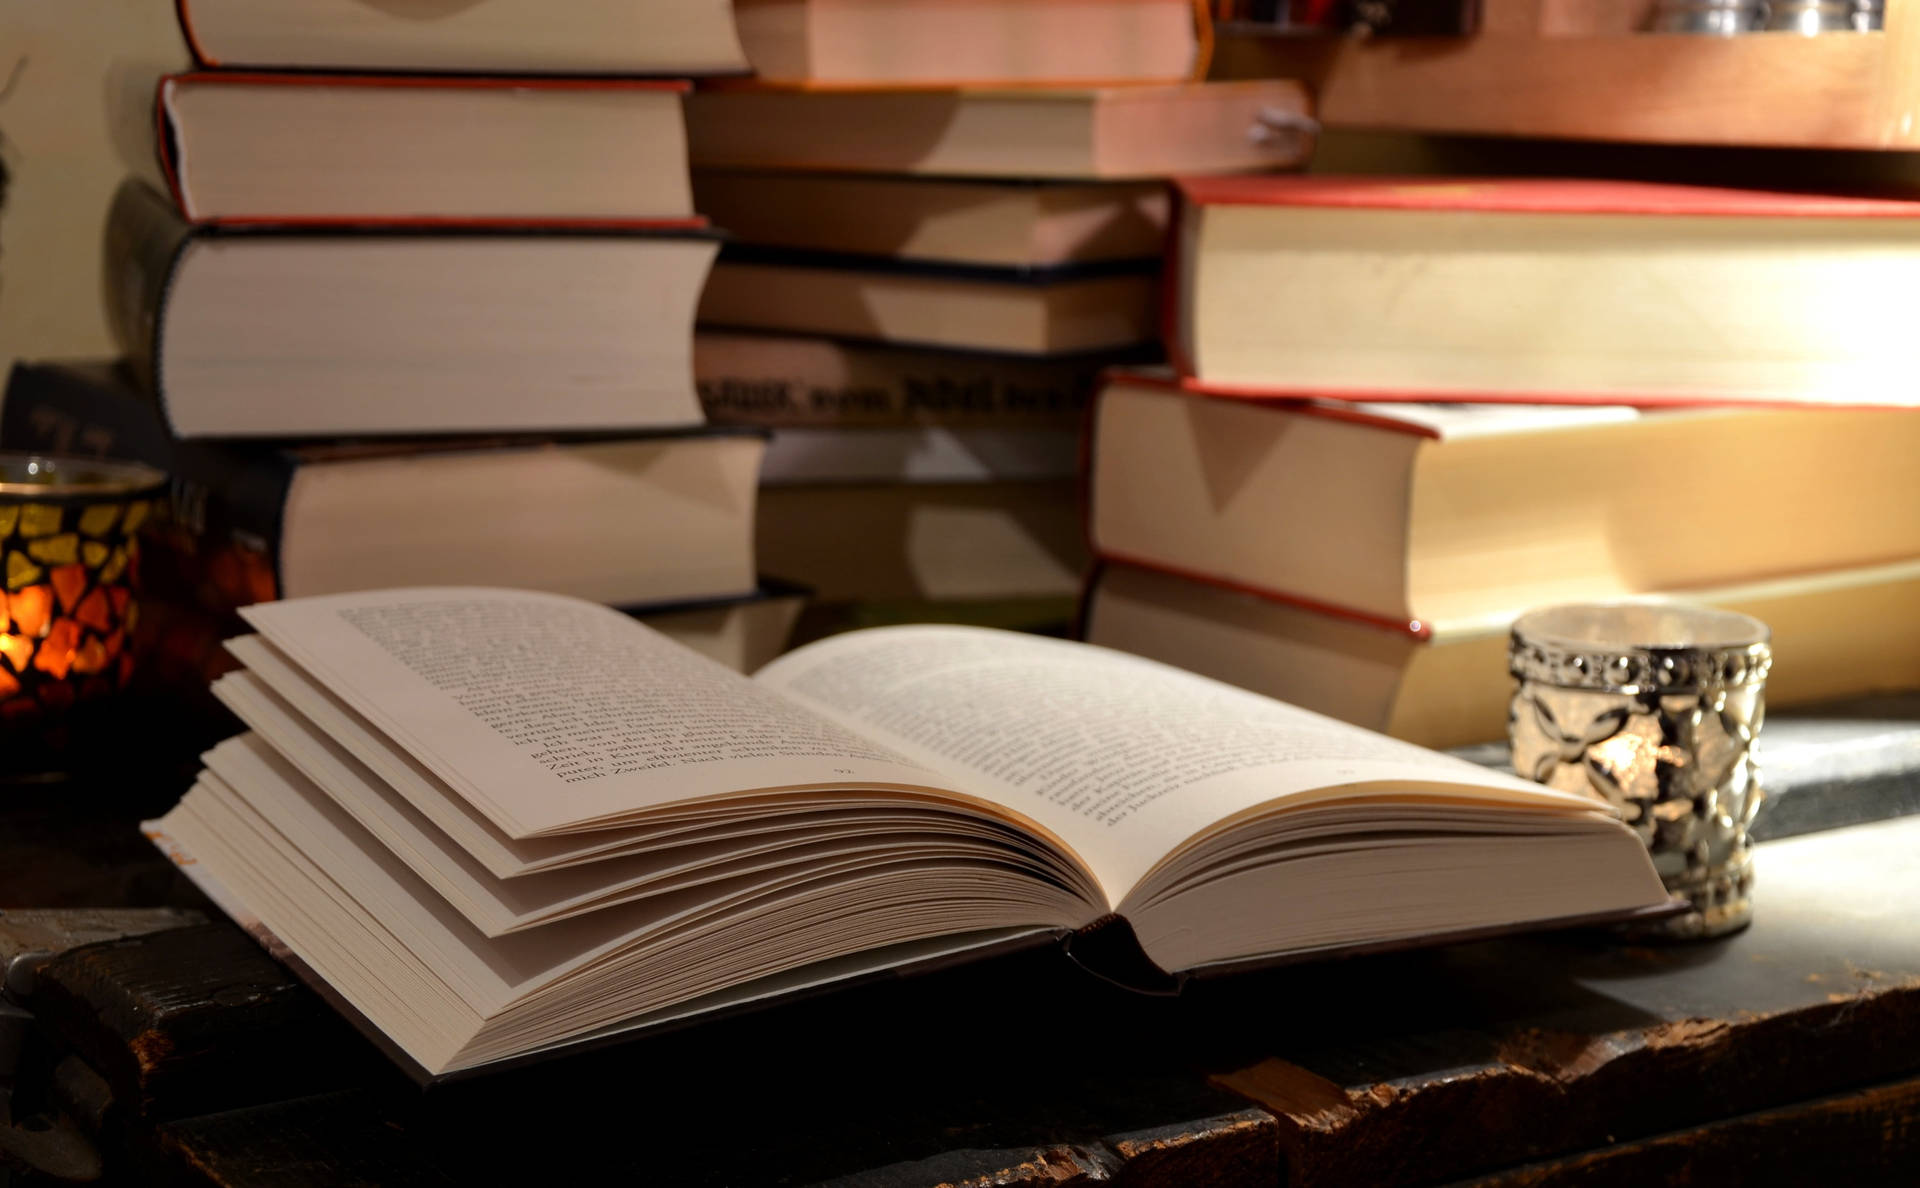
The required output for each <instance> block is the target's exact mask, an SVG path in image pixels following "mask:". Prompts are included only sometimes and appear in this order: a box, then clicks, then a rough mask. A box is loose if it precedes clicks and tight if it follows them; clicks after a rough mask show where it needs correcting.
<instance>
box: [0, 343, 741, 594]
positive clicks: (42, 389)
mask: <svg viewBox="0 0 1920 1188" xmlns="http://www.w3.org/2000/svg"><path fill="white" fill-rule="evenodd" d="M8 379H9V382H8V384H7V391H6V403H5V408H4V410H0V446H4V447H5V448H7V449H13V450H33V451H50V452H54V453H71V454H80V455H83V456H87V457H114V458H134V459H138V460H140V461H143V462H147V463H150V464H151V465H154V466H157V467H159V468H161V469H163V470H166V471H168V472H169V473H170V474H171V475H172V476H173V483H174V493H175V513H176V514H175V515H174V516H172V517H171V518H170V519H169V520H168V521H167V522H166V524H165V525H164V526H162V527H161V528H158V529H156V536H155V537H154V542H153V543H155V544H156V545H161V544H164V545H165V546H166V547H164V548H161V547H156V548H154V549H151V550H150V551H149V552H148V553H147V554H146V556H145V561H146V572H145V574H144V576H145V577H146V578H147V579H148V582H149V585H152V584H153V583H154V582H156V581H158V580H159V579H160V578H161V577H162V576H164V575H166V574H168V573H170V572H172V569H173V565H172V564H171V563H168V564H164V565H163V560H164V559H166V558H172V559H173V560H174V561H177V562H178V564H179V566H180V567H181V568H180V571H179V572H178V573H177V574H176V575H174V576H177V577H178V579H179V583H180V585H181V586H182V587H184V589H182V590H180V591H175V592H174V593H176V594H179V595H182V596H185V595H191V596H192V597H195V598H201V599H203V598H205V597H207V596H209V595H211V594H212V593H214V592H216V591H217V592H218V593H219V595H221V598H220V600H219V602H220V605H218V606H217V607H216V608H215V609H217V610H220V611H225V610H230V609H231V608H232V606H234V605H241V604H244V603H246V602H251V601H256V600H260V599H267V598H278V597H282V596H286V597H298V596H300V595H304V594H330V593H336V592H340V591H344V590H363V589H371V588H374V587H379V586H391V585H396V584H402V583H416V584H424V583H463V582H474V581H485V580H491V579H492V578H493V576H494V575H499V574H512V575H513V577H514V580H515V581H518V582H520V583H521V584H522V585H526V586H530V587H534V588H539V589H547V590H554V591H557V592H559V593H563V594H573V595H576V596H578V597H582V598H592V599H596V600H598V601H602V602H608V603H613V604H615V605H622V606H624V605H635V604H641V603H659V602H669V601H671V602H683V601H686V600H689V599H704V598H719V597H731V596H735V595H741V594H745V593H747V592H749V591H751V590H752V589H753V588H754V567H753V558H754V552H753V531H754V515H753V512H754V485H755V481H756V478H757V476H758V474H759V467H760V460H761V458H762V456H763V455H764V454H765V452H766V434H765V433H764V432H759V431H755V430H753V429H749V428H726V429H697V430H675V431H661V432H655V433H647V434H627V435H619V436H614V435H594V436H572V437H563V438H554V437H529V436H507V437H483V436H464V437H440V438H406V439H395V440H387V441H360V442H341V443H327V442H322V443H305V444H301V443H295V444H282V443H279V442H250V441H180V440H177V439H175V438H173V437H171V436H170V435H169V434H168V431H167V427H166V424H165V422H164V420H163V419H162V418H161V416H160V414H159V411H158V410H157V409H156V408H155V406H154V402H153V401H152V400H151V399H150V398H148V397H147V396H145V395H144V394H142V393H141V392H140V391H139V390H138V389H137V388H136V387H135V386H134V385H133V384H132V382H131V379H130V377H129V376H128V375H127V372H126V369H124V368H121V367H116V366H113V365H111V364H109V363H104V362H92V363H88V362H79V363H41V364H25V363H22V364H17V365H15V367H14V369H13V372H12V373H11V375H10V376H9V377H8ZM242 575H244V576H242Z"/></svg>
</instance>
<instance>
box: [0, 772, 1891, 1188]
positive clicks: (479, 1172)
mask: <svg viewBox="0 0 1920 1188" xmlns="http://www.w3.org/2000/svg"><path fill="white" fill-rule="evenodd" d="M1904 786H1905V785H1903V787H1904ZM30 791H32V794H31V795H28V796H24V797H20V798H17V799H16V800H14V801H13V802H11V803H10V804H4V805H0V858H3V859H8V860H10V861H11V862H13V863H17V864H23V865H10V866H0V906H5V905H6V903H7V902H8V901H9V900H11V901H12V902H14V903H19V902H21V900H20V899H19V898H18V897H19V896H20V895H22V894H39V895H41V896H43V899H42V901H41V902H42V903H45V902H46V901H48V900H58V901H60V902H62V903H65V904H67V905H86V904H89V903H91V904H94V905H96V906H103V905H104V904H106V903H107V902H115V903H127V902H130V901H135V902H143V903H160V904H167V903H173V904H180V905H189V904H193V903H196V902H198V900H197V897H195V896H193V895H192V893H191V891H190V890H189V889H187V888H186V887H185V885H184V884H183V883H181V882H180V881H179V880H178V878H177V876H176V875H175V874H174V873H173V872H172V871H171V870H170V869H169V868H168V867H167V866H166V865H165V864H164V863H162V862H159V861H158V860H157V857H156V858H155V859H149V858H147V857H146V855H145V853H144V851H143V847H144V842H141V841H139V840H138V839H137V837H136V838H132V839H131V840H129V839H128V836H127V835H128V834H129V833H130V831H131V822H132V820H133V819H135V814H138V813H144V812H151V811H154V809H155V808H158V807H164V805H165V803H166V802H167V801H169V800H170V799H171V797H172V795H173V794H175V792H177V789H174V790H170V791H166V792H158V791H156V790H155V789H153V788H152V787H151V786H147V787H145V788H144V790H142V791H139V792H137V793H126V792H124V791H123V792H120V793H112V792H99V793H93V794H84V793H81V792H80V791H79V789H77V788H68V789H67V790H66V792H65V793H64V795H66V796H67V799H66V800H65V801H64V802H59V801H57V799H55V798H52V797H50V796H49V795H48V794H47V792H46V790H45V789H39V790H30ZM155 800H159V801H160V804H158V805H155V804H153V801H155ZM16 821H24V822H26V824H27V826H28V828H26V829H25V830H22V831H18V832H16V831H15V830H13V829H12V828H11V826H12V824H13V823H14V822H16ZM23 838H24V839H28V840H22V839H23ZM36 846H40V847H46V848H44V849H39V850H36ZM1759 862H1760V866H1759V882H1758V896H1757V907H1758V910H1757V919H1756V923H1755V925H1754V927H1753V928H1752V929H1751V930H1749V931H1748V932H1746V933H1743V934H1741V935H1739V936H1736V937H1733V938H1729V939H1726V940H1722V941H1716V942H1710V943H1706V944H1697V945H1681V946H1651V945H1636V944H1630V943H1622V942H1621V941H1619V940H1618V939H1617V938H1614V937H1612V936H1610V935H1606V934H1574V935H1562V936H1555V937H1542V938H1533V939H1525V940H1508V941H1501V942H1489V943H1484V944H1477V945H1468V946H1460V947H1456V948H1452V949H1448V950H1443V951H1434V952H1424V953H1400V954H1392V955H1386V956H1378V957H1369V958H1362V959H1355V960H1350V961H1345V962H1336V963H1326V964H1321V965H1317V966H1304V967H1295V968H1290V969H1282V970H1275V971H1271V972H1268V973H1263V974H1258V975H1253V976H1247V977H1240V978H1234V979H1228V980H1224V981H1221V982H1219V983H1214V984H1201V985H1197V986H1194V987H1190V989H1189V992H1188V993H1187V994H1186V995H1184V996H1182V997H1180V998H1178V999H1156V998H1147V997H1143V996H1139V995H1133V994H1129V993H1126V992H1124V991H1120V990H1118V989H1115V988H1113V987H1110V986H1108V985H1106V984H1105V983H1102V982H1099V981H1096V980H1094V979H1092V978H1091V977H1089V976H1087V975H1085V974H1083V973H1082V972H1081V971H1079V970H1078V969H1077V968H1076V967H1074V966H1072V965H1071V964H1069V963H1067V962H1065V961H1064V960H1062V959H1060V958H1058V957H1057V956H1056V955H1054V954H1051V953H1044V952H1043V953H1029V954H1016V955H1010V956H1007V957H1004V958H1001V959H998V960H996V961H995V962H992V963H989V964H985V965H982V966H979V967H976V968H970V969H962V970H955V971H949V972H947V973H943V974H940V975H936V976H932V977H928V978H923V979H918V980H914V981H907V982H900V983H894V984H883V985H878V986H873V987H864V988H860V989H857V990H853V991H849V992H847V993H845V994H841V995H835V996H829V997H826V998H823V999H820V1000H816V1001H813V1002H808V1003H799V1004H792V1005H790V1006H788V1007H785V1008H781V1009H778V1010H773V1011H768V1012H765V1013H763V1014H760V1015H757V1016H751V1017H748V1018H743V1019H739V1020H735V1021H732V1022H729V1023H727V1024H725V1025H720V1026H713V1027H706V1028H696V1029H692V1030H689V1031H686V1032H682V1033H677V1034H674V1035H668V1036H662V1037H656V1038H653V1039H650V1040H644V1041H639V1042H635V1043H632V1044H628V1045H624V1046H622V1047H619V1048H616V1049H612V1050H608V1051H604V1052H598V1053H592V1054H587V1055H583V1056H580V1057H576V1058H572V1059H567V1060H559V1061H555V1062H552V1063H550V1064H548V1065H545V1066H541V1067H537V1068H531V1069H526V1070H521V1071H518V1072H514V1073H510V1074H505V1075H502V1076H499V1077H493V1078H480V1079H478V1080H475V1081H473V1082H469V1083H460V1084H453V1085H447V1086H443V1087H440V1088H437V1089H434V1090H431V1091H428V1092H426V1093H424V1094H423V1093H421V1092H420V1091H419V1090H418V1089H416V1088H415V1087H414V1086H413V1085H412V1084H411V1083H409V1082H407V1081H406V1080H405V1078H403V1077H402V1076H400V1075H399V1074H398V1072H397V1071H396V1070H394V1069H393V1068H392V1067H391V1066H390V1065H389V1064H387V1063H386V1062H385V1061H384V1060H382V1059H381V1058H380V1057H379V1055H378V1054H377V1053H376V1052H374V1051H373V1049H372V1048H371V1047H370V1046H369V1045H367V1044H366V1043H365V1042H364V1041H363V1040H361V1039H360V1038H359V1037H357V1036H355V1035H353V1034H351V1033H350V1032H347V1031H346V1030H345V1029H344V1028H343V1027H342V1025H341V1024H340V1023H339V1021H338V1020H337V1019H336V1018H335V1017H334V1016H333V1015H332V1014H331V1013H330V1012H328V1011H327V1010H326V1008H325V1007H324V1006H323V1005H322V1004H321V1003H320V1002H319V1001H318V999H317V998H315V997H314V996H313V995H312V994H311V993H310V992H308V991H307V990H306V989H305V988H304V987H301V986H299V985H298V984H297V983H295V982H294V981H293V980H292V979H291V978H290V977H289V976H288V975H287V974H286V972H285V971H284V970H283V969H282V968H281V967H280V966H278V965H277V964H275V963H273V962H271V961H270V960H268V959H267V958H266V957H265V956H264V955H263V954H262V953H261V952H260V951H259V950H258V949H256V948H254V947H253V946H252V945H251V943H250V942H248V941H246V940H245V938H244V937H243V936H242V934H240V933H239V932H238V931H237V930H235V929H233V928H232V927H231V926H229V925H226V924H225V923H218V924H207V925H199V926H195V927H188V928H184V929H172V930H168V931H161V932H155V933H149V934H146V935H141V936H134V937H130V938H128V939H122V940H110V941H105V942H97V943H94V944H92V945H87V946H82V947H79V948H76V949H73V950H71V951H69V952H66V953H64V954H59V955H56V956H54V957H51V958H48V959H43V960H41V961H40V962H39V963H38V965H37V967H36V971H35V977H34V978H33V980H32V983H31V986H30V993H27V994H25V995H23V996H20V997H21V1005H23V1006H24V1007H25V1009H26V1010H27V1011H31V1012H32V1013H33V1022H34V1025H35V1026H36V1027H37V1029H38V1032H37V1034H38V1035H39V1036H40V1039H39V1040H38V1041H37V1042H38V1044H39V1048H38V1050H37V1051H36V1052H35V1053H33V1054H31V1056H32V1058H31V1059H27V1060H23V1061H22V1062H20V1063H19V1064H18V1066H17V1067H15V1068H12V1069H0V1089H6V1090H9V1092H10V1097H11V1101H12V1103H13V1105H14V1106H15V1107H17V1108H15V1109H13V1111H12V1114H11V1116H10V1117H8V1118H5V1119H0V1121H4V1122H8V1123H15V1124H17V1125H10V1126H9V1127H8V1128H7V1130H6V1133H7V1134H8V1135H11V1136H14V1137H17V1138H19V1139H20V1140H21V1143H23V1144H25V1145H24V1146H22V1145H21V1144H15V1143H10V1142H0V1167H4V1166H12V1167H13V1168H15V1169H16V1170H19V1169H23V1168H27V1167H34V1166H38V1167H42V1168H43V1169H48V1168H64V1169H65V1171H64V1172H63V1173H62V1174H64V1175H67V1176H68V1178H69V1179H70V1180H71V1179H76V1178H77V1179H85V1178H86V1177H87V1176H89V1175H94V1174H96V1173H97V1174H99V1175H103V1176H104V1177H105V1180H106V1182H120V1183H134V1184H145V1183H165V1182H172V1183H182V1184H221V1185H235V1186H238V1185H266V1184H276V1185H277V1184H292V1185H302V1184H341V1183H346V1184H356V1183H365V1184H442V1183H495V1182H513V1181H515V1180H524V1181H528V1182H537V1183H567V1182H582V1183H601V1182H615V1183H618V1182H629V1181H631V1182H660V1183H684V1184H690V1185H703V1184H712V1185H719V1184H757V1183H769V1184H805V1183H822V1182H824V1183H841V1184H858V1185H873V1186H888V1188H896V1186H898V1188H904V1186H909V1185H933V1184H979V1185H996V1184H1004V1185H1043V1184H1044V1185H1058V1184H1107V1183H1121V1184H1146V1185H1159V1184H1167V1185H1179V1184H1195V1185H1228V1184H1269V1185H1271V1184H1279V1183H1288V1184H1296V1185H1308V1186H1312V1185H1322V1184H1351V1183H1363V1184H1381V1185H1391V1184H1414V1183H1444V1182H1456V1181H1457V1182H1483V1183H1488V1184H1512V1185H1534V1184H1540V1185H1546V1184H1556V1185H1557V1184H1564V1183H1582V1184H1584V1183H1621V1184H1626V1183H1633V1184H1647V1183H1680V1184H1710V1183H1725V1182H1743V1183H1756V1182H1788V1183H1799V1182H1808V1180H1809V1178H1810V1177H1809V1173H1810V1172H1811V1171H1813V1170H1816V1169H1821V1168H1826V1169H1831V1173H1832V1174H1831V1175H1830V1176H1826V1177H1819V1176H1814V1177H1811V1178H1813V1179H1814V1180H1815V1181H1816V1182H1817V1181H1819V1180H1821V1179H1824V1182H1829V1183H1847V1184H1854V1183H1875V1182H1884V1183H1909V1182H1920V1142H1917V1141H1916V1134H1917V1133H1920V1131H1917V1130H1916V1119H1917V1118H1920V1089H1916V1086H1915V1082H1916V1079H1917V1078H1920V920H1916V919H1915V917H1914V915H1913V911H1912V906H1913V905H1914V904H1920V817H1916V818H1908V819H1903V820H1893V821H1888V822H1884V823H1881V824H1875V825H1869V826H1862V827H1859V828H1852V829H1841V830H1828V831H1824V832H1814V833H1806V834H1804V835H1802V836H1798V837H1792V838H1788V839H1785V840H1777V841H1773V842H1769V843H1767V844H1765V845H1763V846H1762V847H1761V848H1760V851H1759ZM36 880H38V881H37V882H36ZM36 887H37V888H38V891H37V892H36V891H35V888H36ZM75 935H76V938H80V937H81V934H80V933H78V932H76V934H75ZM10 1076H11V1078H12V1080H11V1084H9V1083H8V1078H9V1077H10ZM6 1100H7V1098H6V1097H0V1102H5V1101H6ZM36 1119H37V1120H38V1124H40V1125H42V1127H43V1129H41V1130H35V1131H31V1132H29V1131H28V1130H27V1129H26V1128H25V1126H24V1123H26V1122H29V1121H34V1120H36ZM30 1135H31V1136H38V1137H29V1136H30ZM46 1136H51V1137H46ZM36 1143H37V1144H38V1146H37V1147H36V1146H35V1145H34V1144H36ZM89 1151H91V1152H93V1153H95V1154H96V1155H97V1156H98V1157H99V1158H98V1160H97V1161H96V1162H95V1163H94V1164H89V1163H88V1162H87V1161H86V1159H85V1158H83V1157H82V1156H84V1155H86V1154H87V1153H88V1152H89ZM1768 1151H1771V1152H1772V1153H1773V1154H1772V1155H1771V1156H1770V1157H1769V1156H1768V1155H1766V1154H1764V1152H1768ZM36 1152H38V1155H37V1156H36ZM36 1157H38V1158H40V1159H42V1160H43V1162H41V1163H35V1162H34V1159H35V1158H36ZM62 1160H64V1162H63V1161H62ZM14 1182H15V1183H16V1184H19V1185H26V1184H36V1183H54V1182H61V1181H59V1180H57V1179H55V1178H52V1177H51V1175H50V1173H49V1172H47V1171H45V1170H43V1171H42V1172H41V1173H37V1175H33V1176H30V1175H29V1174H27V1173H26V1172H24V1171H21V1173H20V1174H19V1175H18V1176H17V1177H16V1179H15V1181H14Z"/></svg>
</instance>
